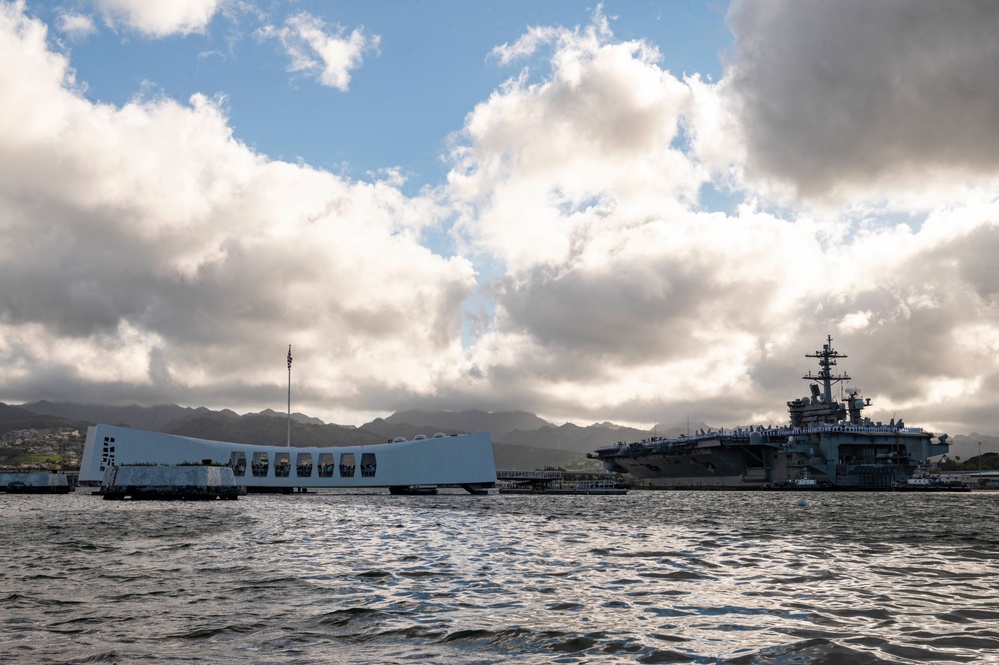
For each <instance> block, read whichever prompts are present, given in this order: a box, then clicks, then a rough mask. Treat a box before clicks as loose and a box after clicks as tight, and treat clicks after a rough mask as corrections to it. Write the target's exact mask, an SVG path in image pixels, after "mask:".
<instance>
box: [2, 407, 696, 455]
mask: <svg viewBox="0 0 999 665" xmlns="http://www.w3.org/2000/svg"><path fill="white" fill-rule="evenodd" d="M0 407H2V408H0V433H2V432H4V431H9V430H12V429H27V428H32V427H33V428H39V429H40V428H44V427H67V426H75V427H80V428H84V427H86V426H88V425H91V424H94V423H98V422H101V423H108V424H113V425H126V426H128V427H135V428H137V429H145V430H151V431H156V432H167V433H170V434H179V435H182V436H190V437H195V438H199V439H210V440H215V441H237V442H240V443H250V444H274V443H284V442H285V441H286V440H287V436H288V420H287V415H286V414H281V413H277V412H275V411H273V410H270V409H268V410H266V411H262V412H259V413H247V414H244V415H239V414H237V413H236V412H234V411H231V410H229V409H223V410H221V411H212V410H211V409H207V408H205V407H198V408H191V407H181V406H177V405H175V404H166V405H158V406H153V407H141V406H135V405H132V406H125V407H116V406H106V405H96V404H93V405H87V404H72V403H54V402H48V401H40V402H34V403H30V404H22V405H20V406H19V407H14V406H7V405H0ZM291 418H292V427H291V440H292V444H293V445H296V446H324V445H334V446H342V445H358V444H360V445H365V444H375V443H385V442H387V441H391V440H392V439H394V438H395V437H397V436H404V437H406V438H407V439H412V438H413V437H414V436H416V435H417V434H425V435H427V436H432V435H433V434H434V433H436V432H443V433H445V434H459V433H463V432H489V433H490V436H491V437H492V440H493V454H494V457H495V459H496V466H497V468H500V469H537V468H544V467H546V466H552V467H562V468H566V469H574V470H598V469H599V468H600V465H599V464H598V463H597V462H595V461H593V460H589V459H587V458H586V453H588V452H591V451H593V450H595V449H596V448H599V447H600V446H605V445H609V444H612V443H616V442H618V441H632V440H637V439H642V438H647V437H648V436H649V434H650V432H648V431H644V430H639V429H634V428H630V427H621V426H618V425H614V424H612V423H597V424H593V425H590V426H588V427H580V426H578V425H574V424H571V423H568V424H565V425H561V426H556V425H554V424H553V423H550V422H548V421H546V420H544V419H542V418H539V417H538V416H537V415H535V414H533V413H529V412H526V411H498V412H492V413H491V412H488V411H479V410H469V411H440V410H437V411H415V410H411V411H400V412H396V413H394V414H392V415H390V416H388V417H386V418H376V419H375V420H373V421H371V422H369V423H365V424H364V425H361V426H360V427H354V426H351V425H335V424H327V423H324V422H323V421H322V420H320V419H319V418H314V417H311V416H308V415H305V414H302V413H293V414H292V416H291ZM15 423H16V426H15ZM699 426H700V425H699ZM682 431H684V430H683V428H675V429H674V430H660V431H659V432H658V433H660V434H665V435H670V434H679V433H680V432H682Z"/></svg>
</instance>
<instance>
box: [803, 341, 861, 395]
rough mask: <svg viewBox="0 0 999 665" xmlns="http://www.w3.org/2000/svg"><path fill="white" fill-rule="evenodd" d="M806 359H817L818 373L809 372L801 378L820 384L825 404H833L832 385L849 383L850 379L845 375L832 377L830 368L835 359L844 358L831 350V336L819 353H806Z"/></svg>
mask: <svg viewBox="0 0 999 665" xmlns="http://www.w3.org/2000/svg"><path fill="white" fill-rule="evenodd" d="M805 357H806V358H818V359H819V367H821V369H820V370H819V373H818V374H817V375H816V374H812V373H811V372H809V373H808V374H806V375H805V376H803V377H801V378H803V379H805V380H807V381H818V382H820V383H821V384H822V394H823V395H824V396H825V399H826V404H827V405H831V404H833V396H832V386H833V384H834V383H839V382H840V381H849V380H850V377H849V376H847V375H846V374H837V375H833V373H832V367H834V366H835V365H836V359H837V358H846V357H848V356H845V355H843V354H841V353H840V352H839V351H836V350H835V349H833V348H832V335H828V336H827V337H826V343H825V344H823V345H822V350H821V351H816V352H815V353H806V354H805Z"/></svg>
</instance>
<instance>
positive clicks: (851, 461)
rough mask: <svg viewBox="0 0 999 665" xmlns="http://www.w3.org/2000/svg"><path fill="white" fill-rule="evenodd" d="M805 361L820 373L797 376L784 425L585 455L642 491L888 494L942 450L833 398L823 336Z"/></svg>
mask: <svg viewBox="0 0 999 665" xmlns="http://www.w3.org/2000/svg"><path fill="white" fill-rule="evenodd" d="M805 357H807V358H815V359H817V360H818V363H819V368H820V369H819V372H818V373H817V374H812V373H811V372H809V373H808V374H806V375H805V376H803V377H802V378H803V379H805V380H807V381H810V382H811V383H810V392H811V394H810V395H808V396H805V397H801V398H798V399H794V400H791V401H789V402H787V407H788V413H789V415H790V418H789V422H788V424H787V425H783V426H778V427H774V426H766V427H764V426H762V425H758V426H751V427H737V428H735V429H719V430H717V431H714V430H712V429H710V428H709V429H708V430H707V431H704V430H701V431H698V432H697V433H696V434H694V435H692V436H680V437H676V438H652V439H646V440H643V441H638V442H633V443H625V442H620V443H618V444H616V445H613V446H606V447H603V448H600V449H598V450H597V451H595V452H593V453H589V455H588V457H590V458H592V459H598V460H600V461H602V462H603V463H604V467H605V468H606V469H607V471H610V472H614V473H627V474H629V475H630V476H631V477H632V478H634V479H635V484H636V485H641V486H645V487H660V488H686V489H838V490H892V489H894V488H895V487H896V486H897V485H898V484H899V483H907V481H908V480H909V479H910V478H912V477H913V476H914V475H915V474H916V472H917V471H918V470H919V469H921V468H924V467H925V466H926V465H927V464H928V462H927V460H928V459H929V458H930V457H933V456H936V455H943V454H945V453H946V452H947V451H948V449H949V446H950V444H949V443H947V435H946V434H941V435H939V436H935V435H934V434H933V433H931V432H926V431H924V430H923V429H922V428H919V427H908V426H906V425H905V423H904V422H903V421H902V419H897V420H896V419H895V418H892V419H891V421H889V422H888V423H884V422H874V421H872V420H871V419H870V418H869V417H866V416H864V415H863V410H864V409H865V408H867V407H869V406H870V404H871V400H870V398H863V397H861V396H860V391H859V390H857V389H855V388H848V389H846V390H845V391H844V397H843V398H842V400H841V401H838V400H835V399H834V397H833V385H835V384H836V383H840V382H846V381H849V380H851V378H850V377H849V376H847V375H846V374H835V373H834V372H833V367H835V365H836V363H837V360H839V359H841V358H846V357H847V356H845V355H843V354H841V353H839V352H838V351H836V350H835V349H833V347H832V337H831V336H830V337H827V342H826V344H823V346H822V349H821V350H818V351H815V352H814V353H809V354H806V356H805ZM934 439H935V440H934Z"/></svg>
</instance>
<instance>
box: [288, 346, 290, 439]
mask: <svg viewBox="0 0 999 665" xmlns="http://www.w3.org/2000/svg"><path fill="white" fill-rule="evenodd" d="M288 447H289V448H291V344H289V345H288Z"/></svg>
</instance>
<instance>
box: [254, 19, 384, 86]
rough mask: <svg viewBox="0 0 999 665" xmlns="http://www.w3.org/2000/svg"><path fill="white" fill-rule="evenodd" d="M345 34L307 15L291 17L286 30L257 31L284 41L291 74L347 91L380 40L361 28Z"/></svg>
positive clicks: (264, 36) (339, 27)
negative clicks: (367, 34)
mask: <svg viewBox="0 0 999 665" xmlns="http://www.w3.org/2000/svg"><path fill="white" fill-rule="evenodd" d="M345 33H346V29H345V28H343V27H342V26H338V25H333V26H327V25H326V23H325V21H323V20H322V19H320V18H318V17H316V16H313V15H312V14H309V13H308V12H302V13H300V14H296V15H295V16H292V17H291V18H289V19H288V20H287V21H286V22H285V25H284V26H283V27H280V28H278V27H275V26H272V25H268V26H265V27H263V28H261V29H260V31H259V32H258V34H259V35H260V36H261V37H263V38H275V39H278V40H279V41H280V42H281V45H282V46H283V47H284V49H285V52H286V53H287V54H288V56H289V57H290V58H291V64H289V65H288V71H290V72H304V73H307V74H310V75H312V76H314V77H315V79H316V80H317V81H319V82H320V83H322V84H323V85H326V86H329V87H331V88H336V89H338V90H342V91H344V92H346V91H347V89H348V88H349V87H350V73H351V71H353V70H354V69H357V68H358V67H360V66H361V64H362V62H363V60H364V54H365V53H366V52H368V51H371V50H377V49H378V45H379V43H380V41H381V38H380V37H379V36H378V35H374V36H371V37H368V36H366V35H365V34H364V30H363V29H362V28H356V29H354V30H353V31H352V32H351V33H350V34H349V35H347V34H345Z"/></svg>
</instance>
